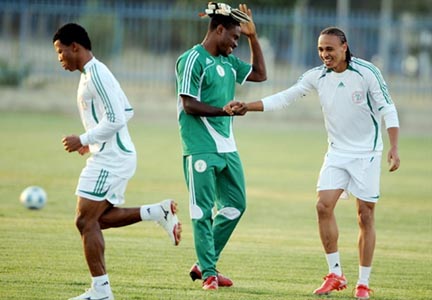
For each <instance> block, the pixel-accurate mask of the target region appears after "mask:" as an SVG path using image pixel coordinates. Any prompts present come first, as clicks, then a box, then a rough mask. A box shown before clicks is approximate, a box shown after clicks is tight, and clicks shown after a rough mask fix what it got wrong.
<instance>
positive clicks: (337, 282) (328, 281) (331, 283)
mask: <svg viewBox="0 0 432 300" xmlns="http://www.w3.org/2000/svg"><path fill="white" fill-rule="evenodd" d="M346 287H347V280H346V278H345V276H344V275H343V274H342V275H341V276H339V275H336V274H335V273H330V274H327V276H326V277H324V282H323V284H322V285H321V286H320V287H319V288H317V289H316V290H315V291H314V292H313V293H314V294H315V295H329V294H330V293H331V292H332V291H340V290H343V289H345V288H346Z"/></svg>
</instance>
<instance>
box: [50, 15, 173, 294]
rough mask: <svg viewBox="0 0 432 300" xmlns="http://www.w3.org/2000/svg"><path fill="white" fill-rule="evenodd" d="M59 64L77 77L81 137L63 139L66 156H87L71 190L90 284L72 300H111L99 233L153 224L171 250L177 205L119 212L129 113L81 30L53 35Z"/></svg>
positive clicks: (128, 153)
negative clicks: (162, 231) (168, 241)
mask: <svg viewBox="0 0 432 300" xmlns="http://www.w3.org/2000/svg"><path fill="white" fill-rule="evenodd" d="M53 43H54V48H55V51H56V52H57V54H58V60H59V62H60V63H61V65H62V66H63V68H64V69H65V70H69V71H76V70H78V71H79V72H80V73H81V78H80V82H79V87H78V95H77V102H78V109H79V112H80V116H81V120H82V123H83V125H84V129H85V132H84V133H83V134H81V135H79V136H77V135H68V136H65V137H64V138H63V140H62V142H63V145H64V148H65V150H66V151H68V152H74V151H77V152H78V153H79V154H81V155H84V154H85V153H88V152H90V153H91V155H90V157H89V158H88V159H87V164H86V166H85V167H84V169H83V170H82V172H81V175H80V178H79V181H78V186H77V189H76V195H77V196H78V200H77V210H76V226H77V228H78V230H79V232H80V234H81V238H82V243H83V248H84V254H85V258H86V261H87V265H88V268H89V271H90V273H91V276H92V284H91V287H90V289H88V290H87V291H86V292H85V293H84V294H82V295H80V296H77V297H75V298H71V299H87V300H113V299H114V296H113V293H112V291H111V287H110V282H109V279H108V274H107V271H106V266H105V258H104V249H105V243H104V239H103V234H102V230H103V229H107V228H113V227H122V226H127V225H131V224H134V223H137V222H139V221H155V222H157V223H159V224H160V225H161V226H162V227H163V228H164V229H165V230H166V231H167V232H168V235H169V237H170V239H171V242H172V243H173V244H174V245H178V243H179V242H180V238H181V224H180V222H179V221H178V218H177V215H176V210H177V208H176V205H177V204H176V203H175V202H174V201H173V200H171V199H167V200H164V201H162V202H160V203H156V204H151V205H143V206H141V207H134V208H120V207H117V205H120V204H122V203H124V193H125V190H126V185H127V183H128V180H129V179H130V178H131V177H132V176H133V174H134V173H135V169H136V152H135V147H134V144H133V142H132V139H131V137H130V135H129V131H128V127H127V122H128V121H129V120H130V118H131V117H132V115H133V109H132V107H131V105H130V104H129V101H128V99H127V97H126V95H125V94H124V92H123V90H122V88H121V87H120V84H119V83H118V81H117V80H116V79H115V77H114V76H113V74H112V73H111V72H110V71H109V70H108V68H107V67H106V66H105V65H104V64H103V63H101V62H100V61H98V60H97V59H96V58H95V57H94V56H93V54H92V52H91V41H90V38H89V37H88V34H87V32H86V30H85V29H84V28H83V27H81V26H80V25H78V24H74V23H69V24H66V25H64V26H62V27H61V28H60V29H58V31H57V32H56V33H55V34H54V37H53Z"/></svg>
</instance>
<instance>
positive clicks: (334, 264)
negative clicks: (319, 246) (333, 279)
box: [326, 252, 342, 276]
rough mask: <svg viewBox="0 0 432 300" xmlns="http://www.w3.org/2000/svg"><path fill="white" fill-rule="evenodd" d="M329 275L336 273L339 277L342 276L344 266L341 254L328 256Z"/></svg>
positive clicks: (335, 253)
mask: <svg viewBox="0 0 432 300" xmlns="http://www.w3.org/2000/svg"><path fill="white" fill-rule="evenodd" d="M326 259H327V264H328V267H329V273H335V274H336V275H338V276H341V275H342V266H341V263H340V256H339V252H334V253H329V254H326Z"/></svg>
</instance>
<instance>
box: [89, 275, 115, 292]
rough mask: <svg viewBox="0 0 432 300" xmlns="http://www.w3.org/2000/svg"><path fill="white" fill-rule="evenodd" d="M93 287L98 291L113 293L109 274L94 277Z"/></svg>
mask: <svg viewBox="0 0 432 300" xmlns="http://www.w3.org/2000/svg"><path fill="white" fill-rule="evenodd" d="M92 287H93V289H95V290H96V292H100V293H106V294H107V293H111V286H110V282H109V278H108V274H105V275H101V276H96V277H92Z"/></svg>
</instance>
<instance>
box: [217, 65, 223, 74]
mask: <svg viewBox="0 0 432 300" xmlns="http://www.w3.org/2000/svg"><path fill="white" fill-rule="evenodd" d="M216 71H217V72H218V74H219V76H220V77H224V76H225V70H224V68H222V66H221V65H217V66H216Z"/></svg>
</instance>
